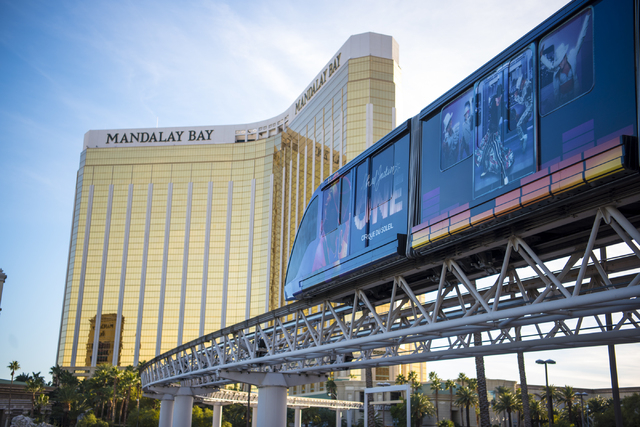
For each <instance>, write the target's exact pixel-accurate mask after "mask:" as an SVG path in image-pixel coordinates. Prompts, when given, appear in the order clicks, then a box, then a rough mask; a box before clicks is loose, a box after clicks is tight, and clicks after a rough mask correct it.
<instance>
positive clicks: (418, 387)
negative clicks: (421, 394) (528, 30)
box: [407, 371, 422, 391]
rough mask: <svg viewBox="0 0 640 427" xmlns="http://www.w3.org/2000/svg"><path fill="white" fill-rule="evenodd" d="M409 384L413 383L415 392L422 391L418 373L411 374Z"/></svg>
mask: <svg viewBox="0 0 640 427" xmlns="http://www.w3.org/2000/svg"><path fill="white" fill-rule="evenodd" d="M407 382H408V383H411V388H412V389H413V391H417V390H420V391H422V385H421V384H420V381H418V373H417V372H416V371H410V372H409V375H407Z"/></svg>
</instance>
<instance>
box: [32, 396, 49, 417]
mask: <svg viewBox="0 0 640 427" xmlns="http://www.w3.org/2000/svg"><path fill="white" fill-rule="evenodd" d="M35 404H36V408H38V414H40V415H42V408H46V407H47V405H48V404H49V396H47V395H46V394H39V395H38V396H37V397H36V400H35Z"/></svg>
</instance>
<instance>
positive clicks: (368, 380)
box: [364, 368, 376, 426]
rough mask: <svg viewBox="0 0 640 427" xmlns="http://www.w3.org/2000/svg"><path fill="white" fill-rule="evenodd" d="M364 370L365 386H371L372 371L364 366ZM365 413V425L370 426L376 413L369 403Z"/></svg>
mask: <svg viewBox="0 0 640 427" xmlns="http://www.w3.org/2000/svg"><path fill="white" fill-rule="evenodd" d="M364 371H365V375H364V380H365V381H364V383H365V387H366V388H373V371H372V370H371V368H365V370H364ZM365 414H366V417H367V425H370V426H372V425H373V424H374V422H375V420H374V418H375V415H376V411H375V408H374V407H373V405H371V404H369V406H368V407H367V408H365Z"/></svg>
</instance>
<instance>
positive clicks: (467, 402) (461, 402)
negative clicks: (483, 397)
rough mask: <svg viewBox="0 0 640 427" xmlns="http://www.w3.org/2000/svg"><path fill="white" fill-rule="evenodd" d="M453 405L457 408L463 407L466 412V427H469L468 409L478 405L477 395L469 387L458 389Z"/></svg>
mask: <svg viewBox="0 0 640 427" xmlns="http://www.w3.org/2000/svg"><path fill="white" fill-rule="evenodd" d="M455 404H456V405H458V406H464V407H465V408H466V411H467V427H469V426H470V425H471V419H470V418H469V407H470V406H474V405H477V404H478V395H477V394H475V393H474V392H473V390H471V388H469V387H464V386H463V387H460V388H459V389H458V391H456V401H455Z"/></svg>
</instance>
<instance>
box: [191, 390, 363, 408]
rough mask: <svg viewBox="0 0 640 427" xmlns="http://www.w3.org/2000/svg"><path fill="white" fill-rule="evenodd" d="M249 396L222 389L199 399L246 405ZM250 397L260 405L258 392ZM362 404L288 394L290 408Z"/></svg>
mask: <svg viewBox="0 0 640 427" xmlns="http://www.w3.org/2000/svg"><path fill="white" fill-rule="evenodd" d="M248 397H249V396H247V393H246V392H244V391H236V390H225V389H221V390H219V391H216V392H214V393H209V394H203V395H200V396H198V400H199V401H201V402H202V403H205V404H207V405H216V404H217V405H231V404H234V403H239V404H242V405H246V404H247V401H248ZM250 399H251V400H250V401H251V406H252V407H254V406H257V405H258V394H257V393H251V397H250ZM362 406H363V405H362V403H361V402H351V401H347V400H332V399H313V398H309V397H295V396H287V407H288V408H296V407H297V408H328V409H362Z"/></svg>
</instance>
